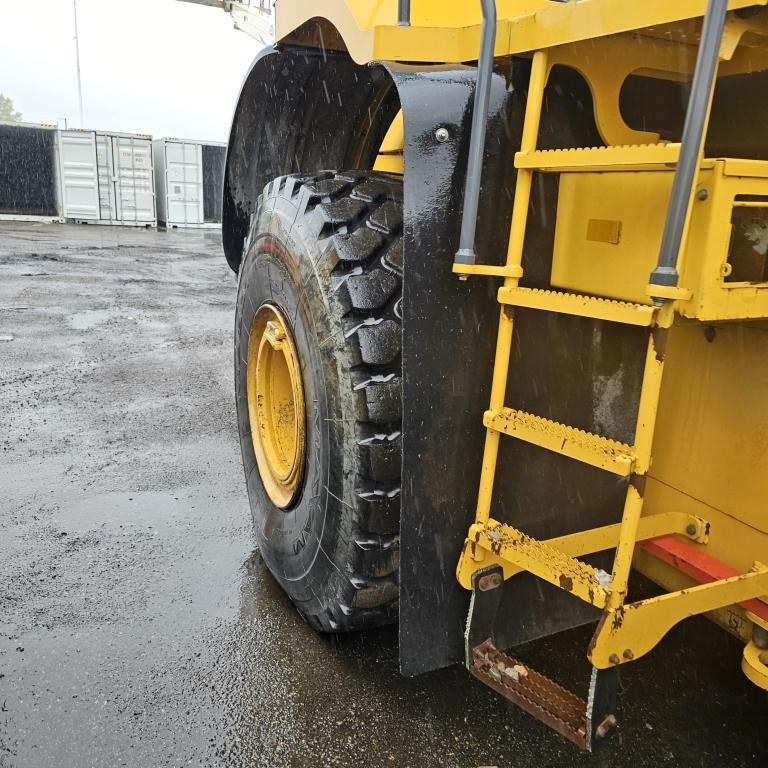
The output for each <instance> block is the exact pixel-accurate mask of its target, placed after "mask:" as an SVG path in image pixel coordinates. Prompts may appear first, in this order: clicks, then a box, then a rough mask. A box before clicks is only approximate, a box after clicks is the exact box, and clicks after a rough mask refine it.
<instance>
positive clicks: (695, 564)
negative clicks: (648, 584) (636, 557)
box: [637, 536, 768, 621]
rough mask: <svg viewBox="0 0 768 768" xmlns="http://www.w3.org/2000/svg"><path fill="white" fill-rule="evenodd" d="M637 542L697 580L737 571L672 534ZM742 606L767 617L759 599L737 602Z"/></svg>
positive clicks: (706, 581) (701, 581)
mask: <svg viewBox="0 0 768 768" xmlns="http://www.w3.org/2000/svg"><path fill="white" fill-rule="evenodd" d="M637 546H638V547H640V548H641V549H644V550H645V551H646V552H648V553H649V554H651V555H653V556H654V557H657V558H658V559H659V560H663V561H664V562H665V563H669V564H670V565H672V566H674V567H675V568H677V570H678V571H681V572H682V573H685V574H687V575H688V576H690V577H691V578H692V579H693V580H694V581H697V582H698V583H699V584H709V583H710V582H712V581H720V580H721V579H729V578H730V577H731V576H738V575H739V574H740V571H737V570H736V569H735V568H731V566H730V565H727V564H726V563H723V562H722V561H720V560H715V558H714V557H710V556H709V555H707V554H706V553H705V552H703V551H702V550H701V549H699V548H698V547H695V546H693V544H688V543H687V542H686V541H683V540H682V539H678V538H677V537H676V536H657V537H656V538H655V539H647V540H646V541H639V542H638V543H637ZM739 605H741V606H742V608H746V609H747V610H748V611H751V612H752V613H754V614H755V616H759V617H760V618H761V619H763V621H768V605H766V603H764V602H763V601H762V600H757V599H752V600H745V601H744V602H743V603H739Z"/></svg>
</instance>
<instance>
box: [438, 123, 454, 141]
mask: <svg viewBox="0 0 768 768" xmlns="http://www.w3.org/2000/svg"><path fill="white" fill-rule="evenodd" d="M435 138H436V139H437V140H438V141H439V142H440V143H441V144H445V142H446V141H448V139H450V138H451V135H450V134H449V133H448V129H447V128H444V127H442V126H441V127H440V128H438V129H437V130H436V131H435Z"/></svg>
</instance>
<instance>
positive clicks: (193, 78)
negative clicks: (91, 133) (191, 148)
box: [0, 0, 261, 141]
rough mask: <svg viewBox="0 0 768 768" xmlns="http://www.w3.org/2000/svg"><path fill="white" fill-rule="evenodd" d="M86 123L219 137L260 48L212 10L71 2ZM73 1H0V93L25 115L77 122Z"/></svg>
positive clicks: (152, 0)
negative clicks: (77, 22)
mask: <svg viewBox="0 0 768 768" xmlns="http://www.w3.org/2000/svg"><path fill="white" fill-rule="evenodd" d="M77 8H78V20H79V32H80V62H81V70H82V81H83V107H84V113H85V127H86V128H93V129H100V130H114V131H125V132H131V133H151V134H153V135H154V136H155V137H156V138H159V137H161V136H176V137H178V138H194V139H207V140H211V141H226V139H227V135H228V132H229V123H230V119H231V117H232V110H233V109H234V106H235V101H236V99H237V95H238V92H239V90H240V85H241V83H242V80H243V77H244V76H245V73H246V72H247V70H248V67H249V66H250V63H251V61H252V60H253V58H254V57H255V56H256V54H257V53H258V51H259V48H260V47H261V46H260V44H259V43H258V42H257V41H256V40H254V39H252V38H251V37H249V36H248V35H246V34H245V33H244V32H240V31H238V30H236V29H234V27H233V25H232V20H231V19H230V17H229V16H228V15H227V14H225V13H224V12H223V11H220V10H218V9H215V8H206V7H203V6H196V5H191V4H189V3H183V2H177V0H77ZM76 73H77V70H76V65H75V43H74V21H73V5H72V0H0V93H2V94H4V95H6V96H9V97H10V98H11V99H13V101H14V103H15V106H16V109H17V111H19V112H21V113H22V115H23V119H24V121H25V122H33V123H49V122H50V123H56V122H57V121H58V120H59V119H61V118H65V117H66V118H67V119H68V121H69V126H70V127H79V116H78V106H77V75H76Z"/></svg>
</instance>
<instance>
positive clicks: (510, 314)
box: [501, 304, 515, 320]
mask: <svg viewBox="0 0 768 768" xmlns="http://www.w3.org/2000/svg"><path fill="white" fill-rule="evenodd" d="M501 311H502V312H503V313H504V317H506V318H507V320H514V319H515V308H514V307H512V306H510V305H509V304H505V305H504V308H503V309H502V310H501Z"/></svg>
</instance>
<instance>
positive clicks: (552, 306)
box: [498, 287, 656, 327]
mask: <svg viewBox="0 0 768 768" xmlns="http://www.w3.org/2000/svg"><path fill="white" fill-rule="evenodd" d="M498 299H499V302H500V303H501V304H510V305H513V306H516V307H526V308H528V309H540V310H545V311H548V312H559V313H560V314H566V315H578V316H580V317H590V318H593V319H595V320H608V321H610V322H614V323H624V324H625V325H639V326H644V327H650V326H651V325H653V322H654V318H655V314H656V310H655V308H654V307H653V306H651V305H649V304H632V303H630V302H627V301H617V300H615V299H603V298H599V297H597V296H586V295H585V294H580V293H565V292H564V291H549V290H544V289H542V288H519V287H518V288H499V294H498Z"/></svg>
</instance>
